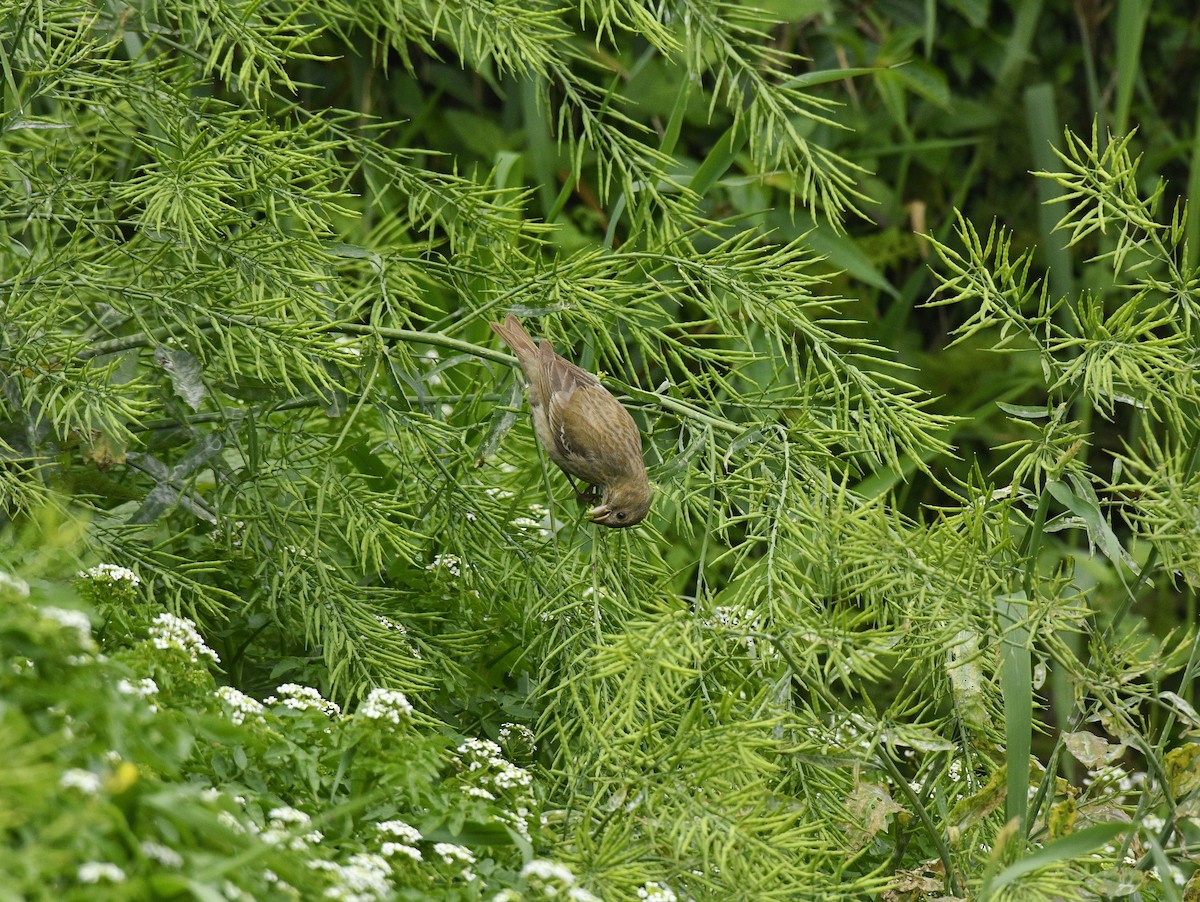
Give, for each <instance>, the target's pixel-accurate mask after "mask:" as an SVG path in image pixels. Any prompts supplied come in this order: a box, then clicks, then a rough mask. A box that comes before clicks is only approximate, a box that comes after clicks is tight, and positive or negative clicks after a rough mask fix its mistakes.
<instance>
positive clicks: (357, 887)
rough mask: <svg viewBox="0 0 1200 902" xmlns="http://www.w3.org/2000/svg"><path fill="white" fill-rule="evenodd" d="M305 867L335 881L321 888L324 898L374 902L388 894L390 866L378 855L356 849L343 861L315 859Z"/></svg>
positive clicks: (390, 885) (347, 901)
mask: <svg viewBox="0 0 1200 902" xmlns="http://www.w3.org/2000/svg"><path fill="white" fill-rule="evenodd" d="M308 866H309V867H310V868H312V869H313V870H319V871H326V872H328V873H330V874H333V875H334V879H335V881H336V883H335V884H334V885H333V886H331V887H329V888H328V889H327V890H325V898H326V899H334V900H336V902H375V900H377V899H387V898H390V896H391V893H392V881H391V879H390V878H391V874H392V866H391V865H390V864H388V863H387V861H385V860H384V858H383V857H382V856H380V855H372V854H371V853H369V852H359V853H358V854H357V855H352V856H351V857H350V861H349V862H347V863H346V864H338V863H337V862H336V861H325V860H323V859H315V860H313V861H310V862H309V863H308Z"/></svg>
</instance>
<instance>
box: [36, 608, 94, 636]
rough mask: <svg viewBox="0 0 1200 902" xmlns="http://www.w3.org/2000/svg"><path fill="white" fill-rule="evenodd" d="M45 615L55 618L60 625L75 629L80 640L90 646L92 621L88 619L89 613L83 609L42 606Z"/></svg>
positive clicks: (51, 618) (42, 612)
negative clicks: (73, 609)
mask: <svg viewBox="0 0 1200 902" xmlns="http://www.w3.org/2000/svg"><path fill="white" fill-rule="evenodd" d="M41 614H42V616H43V617H47V618H49V619H50V620H53V621H54V622H55V623H57V624H58V625H59V626H62V627H65V628H66V629H70V630H75V632H76V633H78V634H79V641H80V642H81V643H83V644H84V645H88V646H90V645H91V643H92V621H90V620H88V615H87V614H85V613H83V611H69V610H67V609H66V608H55V607H44V608H41Z"/></svg>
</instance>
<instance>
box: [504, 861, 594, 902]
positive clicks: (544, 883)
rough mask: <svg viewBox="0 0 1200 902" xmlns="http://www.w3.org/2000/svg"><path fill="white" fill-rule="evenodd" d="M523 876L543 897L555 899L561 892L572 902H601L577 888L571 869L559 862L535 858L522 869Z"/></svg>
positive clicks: (584, 890)
mask: <svg viewBox="0 0 1200 902" xmlns="http://www.w3.org/2000/svg"><path fill="white" fill-rule="evenodd" d="M521 876H522V877H523V878H524V879H525V880H526V881H528V883H529V885H530V886H531V887H533V888H535V889H539V890H541V892H542V895H543V896H547V897H553V896H557V895H558V894H559V893H560V892H561V893H563V895H564V897H565V898H567V899H569V900H571V902H600V899H599V898H598V897H597V896H595V895H593V894H592V893H590V892H588V891H587V890H586V889H584V888H583V887H582V886H575V875H574V874H572V873H571V869H570V868H569V867H567V866H566V865H562V864H558V863H557V862H553V861H544V860H542V859H540V858H535V859H534V860H533V861H531V862H529V863H528V864H527V865H525V867H523V868H521ZM564 891H565V892H564Z"/></svg>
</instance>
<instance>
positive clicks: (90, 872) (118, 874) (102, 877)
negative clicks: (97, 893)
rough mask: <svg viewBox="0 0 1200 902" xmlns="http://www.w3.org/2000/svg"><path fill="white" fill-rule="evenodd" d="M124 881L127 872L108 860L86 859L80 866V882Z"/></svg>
mask: <svg viewBox="0 0 1200 902" xmlns="http://www.w3.org/2000/svg"><path fill="white" fill-rule="evenodd" d="M101 881H105V882H107V883H124V882H125V872H124V871H123V870H121V869H120V868H119V867H117V866H116V865H115V864H110V863H109V862H107V861H86V862H84V863H83V864H81V865H80V866H79V882H80V883H100V882H101Z"/></svg>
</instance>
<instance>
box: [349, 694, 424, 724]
mask: <svg viewBox="0 0 1200 902" xmlns="http://www.w3.org/2000/svg"><path fill="white" fill-rule="evenodd" d="M358 713H359V714H361V715H362V716H363V717H369V718H370V719H371V720H389V721H391V722H392V723H400V717H401V715H403V716H404V717H406V718H408V717H412V713H413V706H412V705H411V704H410V703H409V701H408V699H407V698H405V696H404V693H403V692H400V691H398V690H396V689H372V690H371V694H370V695H368V696H367V700H366V701H365V702H363V703H362V705H361V706H360V707H359V709H358Z"/></svg>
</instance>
